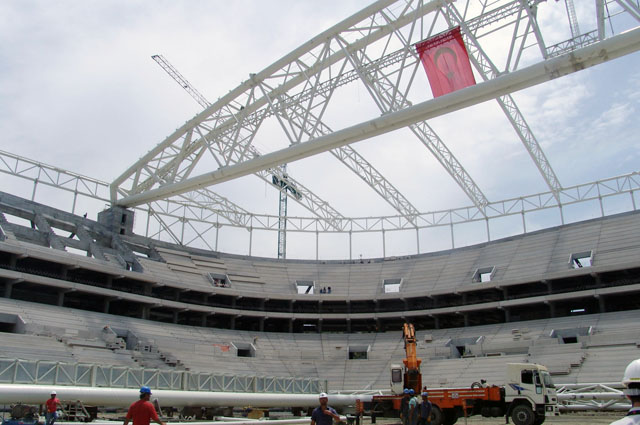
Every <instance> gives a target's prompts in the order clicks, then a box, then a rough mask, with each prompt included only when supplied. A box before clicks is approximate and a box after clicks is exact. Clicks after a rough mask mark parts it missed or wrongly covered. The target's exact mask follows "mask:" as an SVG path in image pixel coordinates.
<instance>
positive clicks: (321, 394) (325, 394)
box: [318, 393, 327, 398]
mask: <svg viewBox="0 0 640 425" xmlns="http://www.w3.org/2000/svg"><path fill="white" fill-rule="evenodd" d="M318 398H327V393H320V395H319V396H318Z"/></svg>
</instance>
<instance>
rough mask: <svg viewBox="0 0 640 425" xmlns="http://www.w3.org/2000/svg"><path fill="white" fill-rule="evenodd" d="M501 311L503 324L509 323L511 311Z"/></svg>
mask: <svg viewBox="0 0 640 425" xmlns="http://www.w3.org/2000/svg"><path fill="white" fill-rule="evenodd" d="M502 311H503V312H504V321H505V323H509V322H510V321H511V311H509V309H508V308H503V309H502Z"/></svg>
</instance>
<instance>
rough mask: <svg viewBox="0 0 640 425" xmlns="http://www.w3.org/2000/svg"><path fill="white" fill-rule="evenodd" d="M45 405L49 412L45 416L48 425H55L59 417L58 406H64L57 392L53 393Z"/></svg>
mask: <svg viewBox="0 0 640 425" xmlns="http://www.w3.org/2000/svg"><path fill="white" fill-rule="evenodd" d="M45 405H46V406H47V411H46V412H45V414H44V417H45V420H46V425H53V424H54V423H55V421H56V418H57V417H58V412H57V410H58V406H62V404H61V403H60V400H58V397H56V392H55V391H51V398H50V399H48V400H47V401H46V402H45Z"/></svg>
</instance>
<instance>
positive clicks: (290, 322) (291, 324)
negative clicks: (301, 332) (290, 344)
mask: <svg viewBox="0 0 640 425" xmlns="http://www.w3.org/2000/svg"><path fill="white" fill-rule="evenodd" d="M289 333H290V334H292V333H293V319H289Z"/></svg>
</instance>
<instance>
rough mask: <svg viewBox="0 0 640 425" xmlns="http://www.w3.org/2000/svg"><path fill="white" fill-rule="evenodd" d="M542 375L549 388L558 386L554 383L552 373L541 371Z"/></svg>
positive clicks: (545, 384)
mask: <svg viewBox="0 0 640 425" xmlns="http://www.w3.org/2000/svg"><path fill="white" fill-rule="evenodd" d="M540 376H542V382H543V383H544V386H545V387H547V388H555V387H556V386H555V385H553V381H552V380H551V375H549V372H545V371H541V372H540Z"/></svg>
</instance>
